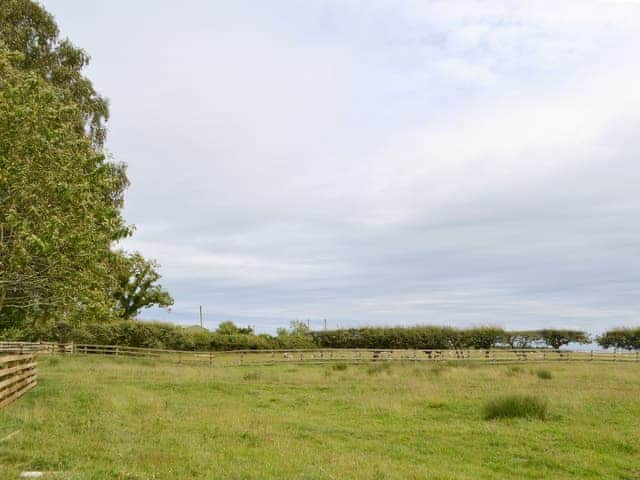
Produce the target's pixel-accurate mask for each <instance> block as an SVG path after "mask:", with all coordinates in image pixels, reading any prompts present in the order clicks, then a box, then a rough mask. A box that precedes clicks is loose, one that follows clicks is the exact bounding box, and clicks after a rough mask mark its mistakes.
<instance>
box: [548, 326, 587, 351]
mask: <svg viewBox="0 0 640 480" xmlns="http://www.w3.org/2000/svg"><path fill="white" fill-rule="evenodd" d="M538 333H539V334H540V338H541V339H542V340H543V341H544V342H545V343H546V344H547V345H549V346H550V347H553V348H555V349H556V350H557V349H558V348H560V347H562V346H563V345H568V344H569V343H589V335H588V334H587V333H586V332H583V331H580V330H555V329H547V330H540V332H538Z"/></svg>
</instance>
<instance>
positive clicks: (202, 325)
mask: <svg viewBox="0 0 640 480" xmlns="http://www.w3.org/2000/svg"><path fill="white" fill-rule="evenodd" d="M200 328H204V324H203V322H202V305H200Z"/></svg>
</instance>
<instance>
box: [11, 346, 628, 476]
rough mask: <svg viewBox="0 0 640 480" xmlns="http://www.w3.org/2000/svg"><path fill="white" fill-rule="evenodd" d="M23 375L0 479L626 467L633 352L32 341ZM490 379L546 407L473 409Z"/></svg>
mask: <svg viewBox="0 0 640 480" xmlns="http://www.w3.org/2000/svg"><path fill="white" fill-rule="evenodd" d="M541 369H543V370H545V371H546V373H543V374H541V372H540V370H541ZM39 377H40V381H39V385H38V387H37V388H36V389H34V390H32V391H31V392H30V393H28V394H27V395H26V397H24V398H23V399H21V400H19V401H18V402H17V403H15V404H13V405H12V406H10V407H8V408H7V409H5V410H3V411H1V412H0V439H2V438H4V437H6V436H7V435H9V434H11V433H13V432H16V431H19V433H17V434H15V435H13V436H11V438H9V439H7V440H0V478H1V479H13V478H18V475H19V473H20V472H21V471H25V470H46V471H51V472H58V473H54V474H51V475H49V476H48V478H56V479H78V480H80V479H82V480H89V479H217V478H229V479H245V478H246V479H264V478H274V479H275V478H277V479H282V478H295V479H298V478H300V479H324V478H326V479H349V478H362V479H387V478H389V479H391V478H393V479H411V478H415V479H423V478H427V479H502V478H508V479H524V478H530V479H538V478H552V479H563V478H575V479H629V480H632V479H640V366H639V365H637V364H614V363H586V362H585V363H580V362H576V363H549V364H545V365H541V364H533V363H532V364H521V365H519V366H517V367H515V366H512V365H495V366H494V365H468V366H465V365H459V366H452V365H443V364H438V365H435V364H433V363H418V364H412V363H404V364H393V365H391V364H388V363H386V364H385V363H377V364H360V365H346V364H337V365H336V364H334V365H329V364H327V365H293V364H292V365H275V366H263V367H227V368H220V367H218V368H216V367H213V368H211V367H208V366H187V365H176V364H170V363H164V362H161V361H152V360H140V359H137V360H136V359H118V358H108V357H97V356H89V357H52V358H46V357H43V358H41V360H40V365H39ZM501 395H535V396H537V397H539V398H540V399H542V400H544V401H546V402H547V405H548V409H549V411H548V416H547V419H546V420H538V419H531V420H527V419H519V418H515V419H502V420H485V419H484V415H483V409H484V407H485V404H486V403H487V402H489V401H491V400H493V399H495V398H496V397H500V396H501ZM45 478H47V477H45Z"/></svg>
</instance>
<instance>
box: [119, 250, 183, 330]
mask: <svg viewBox="0 0 640 480" xmlns="http://www.w3.org/2000/svg"><path fill="white" fill-rule="evenodd" d="M118 263H119V264H120V266H119V270H118V283H117V285H116V287H115V289H114V292H113V297H114V299H115V301H116V308H115V310H116V314H117V315H118V316H119V317H121V318H133V317H135V316H136V315H138V313H140V310H142V309H143V308H148V307H151V306H152V305H158V306H160V307H170V306H171V305H173V298H171V295H169V292H167V291H166V290H164V289H163V288H162V285H159V284H158V283H157V282H158V280H160V274H159V273H158V272H157V268H158V266H159V265H158V264H157V263H156V262H155V261H153V260H147V259H145V258H144V257H143V256H142V255H141V254H140V253H138V252H135V253H133V254H125V253H121V254H120V255H119V257H118Z"/></svg>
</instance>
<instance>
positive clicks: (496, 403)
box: [484, 395, 548, 420]
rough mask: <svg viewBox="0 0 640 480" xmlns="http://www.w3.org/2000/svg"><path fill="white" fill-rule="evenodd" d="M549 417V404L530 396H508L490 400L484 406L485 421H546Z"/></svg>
mask: <svg viewBox="0 0 640 480" xmlns="http://www.w3.org/2000/svg"><path fill="white" fill-rule="evenodd" d="M547 416H548V414H547V402H546V401H545V400H543V399H540V398H538V397H533V396H530V395H507V396H504V397H499V398H494V399H492V400H489V401H488V402H487V403H485V405H484V418H485V420H493V419H496V418H529V419H539V420H545V419H546V418H547Z"/></svg>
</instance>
